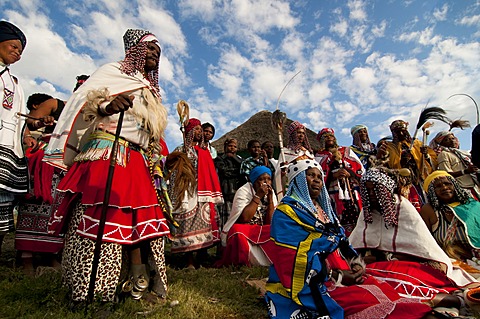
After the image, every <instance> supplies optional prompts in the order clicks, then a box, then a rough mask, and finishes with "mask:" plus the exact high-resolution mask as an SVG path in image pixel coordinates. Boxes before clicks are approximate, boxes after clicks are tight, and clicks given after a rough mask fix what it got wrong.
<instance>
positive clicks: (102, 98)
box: [44, 29, 169, 302]
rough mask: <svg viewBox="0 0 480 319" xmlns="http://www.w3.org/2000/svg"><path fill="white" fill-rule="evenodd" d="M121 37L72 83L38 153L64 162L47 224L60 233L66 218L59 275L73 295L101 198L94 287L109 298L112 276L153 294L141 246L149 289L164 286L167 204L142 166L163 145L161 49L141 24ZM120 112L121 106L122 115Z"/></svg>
mask: <svg viewBox="0 0 480 319" xmlns="http://www.w3.org/2000/svg"><path fill="white" fill-rule="evenodd" d="M123 39H124V44H125V58H124V59H123V60H122V61H120V62H114V63H108V64H106V65H103V66H102V67H100V68H99V69H98V70H97V71H96V72H95V73H93V74H92V75H91V76H90V78H89V79H88V81H86V82H85V83H83V85H82V86H80V87H79V88H78V90H76V91H75V93H74V94H73V95H72V97H71V98H70V99H69V100H68V101H67V104H66V105H65V108H64V110H63V111H62V114H61V115H60V118H59V119H58V123H57V125H56V128H55V131H54V134H53V135H52V138H51V139H50V143H49V145H48V148H47V150H46V151H45V154H46V155H45V158H44V159H45V160H47V161H49V162H50V163H51V164H52V165H55V166H63V167H69V170H68V172H67V174H66V175H65V177H64V178H63V179H62V181H61V182H60V183H59V185H58V187H57V188H58V190H59V191H60V192H63V193H64V194H65V197H64V200H63V202H62V204H61V207H60V208H59V209H58V212H57V213H56V215H55V216H54V219H53V221H52V226H51V228H50V230H51V231H52V232H53V233H54V234H57V233H61V232H62V228H63V227H62V224H63V223H68V232H67V233H66V236H65V248H64V251H63V258H62V266H63V270H64V273H63V275H64V280H65V282H66V283H67V284H68V286H69V287H70V288H71V290H72V299H73V300H74V301H77V302H82V301H85V300H86V299H87V297H88V296H87V295H88V294H87V293H88V286H89V283H90V278H89V276H85V273H89V272H90V269H92V265H93V252H94V246H95V240H96V238H97V232H98V229H99V226H100V216H101V212H102V208H103V205H107V206H108V208H107V213H106V222H105V228H104V232H103V236H102V245H101V246H102V248H101V256H102V258H101V260H100V263H99V264H98V274H97V279H96V281H95V295H100V296H101V299H102V300H103V301H113V300H115V295H116V290H117V287H118V286H119V284H120V285H122V287H123V291H124V292H125V293H127V294H128V295H131V296H132V297H133V298H134V299H140V298H142V297H145V298H148V299H149V300H155V298H153V297H152V295H151V294H150V293H149V292H148V290H149V287H152V285H150V284H149V277H150V276H149V269H148V268H146V261H147V260H146V259H147V258H146V257H147V256H148V254H151V257H152V258H153V259H152V260H153V261H154V267H153V269H152V270H154V271H155V272H156V275H155V277H154V278H153V288H152V292H154V293H156V294H157V295H159V296H162V297H165V294H166V273H165V271H166V267H165V259H164V258H165V257H164V254H163V251H164V246H163V245H164V241H163V239H164V238H163V237H164V236H166V235H168V234H169V227H168V224H167V220H166V219H165V216H164V209H165V207H167V204H165V202H166V201H163V202H162V203H160V202H159V198H158V197H157V193H156V191H155V188H154V186H153V183H152V181H153V176H152V175H151V171H150V167H155V168H157V166H156V164H157V163H158V162H156V161H157V160H158V159H159V158H160V155H161V154H164V151H165V148H163V149H162V146H161V143H162V140H163V135H164V130H165V128H166V126H167V111H166V108H165V107H164V106H163V105H162V104H161V96H160V90H159V86H158V71H159V65H160V63H159V62H160V53H161V50H160V46H159V44H158V40H157V38H156V37H155V36H154V35H153V34H152V33H150V32H149V31H145V30H137V29H129V30H127V32H126V33H125V35H124V37H123ZM120 112H124V113H123V114H124V119H123V122H120V118H119V113H120ZM119 125H122V128H121V132H120V137H121V138H120V139H119V148H118V153H117V157H116V168H115V174H114V177H113V181H112V188H111V190H110V192H111V194H112V195H111V196H110V199H109V202H108V203H103V198H104V196H105V192H106V190H105V185H106V179H107V172H108V169H109V163H110V161H109V158H110V154H111V151H112V146H113V141H114V139H115V136H114V135H113V134H114V132H115V131H116V129H117V126H119ZM64 132H69V134H68V135H67V134H64ZM85 132H86V133H85ZM83 134H88V136H85V135H83ZM55 159H56V160H55ZM67 203H73V204H72V205H67ZM162 204H163V205H162ZM140 250H142V251H144V252H145V254H141V253H140ZM124 252H126V253H128V257H129V258H128V260H129V264H128V265H124V266H127V267H128V268H129V276H128V278H127V280H126V281H125V282H123V283H122V282H120V281H121V280H122V279H121V277H120V274H121V269H122V264H123V262H122V261H123V260H125V259H124V258H123V257H124V256H123V253H124Z"/></svg>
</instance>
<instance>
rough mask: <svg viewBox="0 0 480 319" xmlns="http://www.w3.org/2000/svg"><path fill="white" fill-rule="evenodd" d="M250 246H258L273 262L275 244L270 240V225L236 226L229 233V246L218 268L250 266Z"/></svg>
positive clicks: (217, 264) (218, 263)
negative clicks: (272, 255)
mask: <svg viewBox="0 0 480 319" xmlns="http://www.w3.org/2000/svg"><path fill="white" fill-rule="evenodd" d="M250 245H256V246H258V247H260V249H261V250H262V251H263V252H264V253H265V256H266V257H267V258H268V259H269V260H271V258H270V256H271V254H272V249H275V244H274V243H273V241H272V240H271V239H270V225H263V226H260V225H250V224H234V225H233V226H232V228H230V230H229V232H228V239H227V246H226V247H225V249H224V251H223V254H222V259H221V260H219V261H218V262H217V263H216V264H215V265H216V266H217V267H221V266H228V265H247V266H250V265H251V264H250Z"/></svg>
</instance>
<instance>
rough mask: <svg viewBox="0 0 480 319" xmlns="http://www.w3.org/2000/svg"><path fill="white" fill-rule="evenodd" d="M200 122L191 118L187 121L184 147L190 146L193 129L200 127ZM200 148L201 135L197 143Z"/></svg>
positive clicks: (201, 143)
mask: <svg viewBox="0 0 480 319" xmlns="http://www.w3.org/2000/svg"><path fill="white" fill-rule="evenodd" d="M201 125H202V122H200V120H199V119H196V118H191V119H189V120H188V124H187V126H185V144H186V146H190V145H191V144H192V141H193V129H194V128H195V127H197V126H201ZM199 145H200V146H202V145H203V134H202V141H201V142H200V143H199Z"/></svg>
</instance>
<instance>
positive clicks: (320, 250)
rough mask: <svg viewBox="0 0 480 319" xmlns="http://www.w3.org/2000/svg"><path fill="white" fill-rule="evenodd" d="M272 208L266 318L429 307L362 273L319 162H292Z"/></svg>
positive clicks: (404, 314) (402, 312) (415, 311)
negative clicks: (286, 185)
mask: <svg viewBox="0 0 480 319" xmlns="http://www.w3.org/2000/svg"><path fill="white" fill-rule="evenodd" d="M287 174H288V180H289V181H290V185H289V188H288V191H287V194H286V197H284V198H283V199H282V202H281V203H280V204H279V206H278V207H277V209H276V210H275V212H274V214H273V218H272V223H271V237H272V239H273V241H274V243H275V250H274V253H273V254H272V255H271V257H272V261H273V265H272V266H270V276H269V280H268V282H267V293H266V296H265V298H266V301H267V305H268V308H269V315H270V317H271V318H331V319H338V318H389V319H390V318H402V319H405V318H411V319H412V318H423V317H424V316H426V315H428V313H429V312H430V310H431V308H430V307H429V306H428V305H426V304H424V303H422V302H421V301H419V300H418V299H408V298H403V297H401V296H400V295H399V294H398V293H397V292H396V291H395V290H394V289H393V288H392V287H391V286H390V285H389V284H387V283H384V282H379V281H377V280H376V279H375V278H373V277H371V276H366V275H365V274H364V271H365V268H364V264H363V261H362V259H361V258H359V257H358V255H357V253H356V252H355V250H354V249H353V248H352V247H351V246H350V244H349V242H348V239H347V237H346V236H345V231H344V229H343V227H342V226H340V224H339V222H338V219H337V218H336V216H335V213H334V211H333V209H332V206H331V204H330V200H329V196H328V192H327V189H326V188H325V186H324V184H323V173H322V170H321V168H320V165H319V164H318V163H316V162H315V161H314V160H301V161H297V162H293V163H292V164H291V165H290V166H289V168H288V172H287Z"/></svg>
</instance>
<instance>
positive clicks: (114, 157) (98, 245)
mask: <svg viewBox="0 0 480 319" xmlns="http://www.w3.org/2000/svg"><path fill="white" fill-rule="evenodd" d="M124 114H125V111H122V112H120V116H119V118H118V123H117V130H116V131H115V139H114V141H113V145H112V151H111V152H110V166H109V167H108V175H107V184H106V186H105V195H104V197H103V205H102V212H101V215H100V221H99V224H98V232H97V239H96V240H95V250H94V251H93V261H92V272H91V273H90V282H89V285H88V295H87V305H88V304H89V303H92V302H93V297H94V292H95V281H96V279H97V271H98V264H99V262H100V252H101V247H102V239H103V232H104V230H105V222H106V219H107V209H108V203H109V201H110V193H111V191H112V182H113V173H114V172H115V165H116V164H117V152H118V140H119V138H120V131H121V130H122V124H123V115H124Z"/></svg>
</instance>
